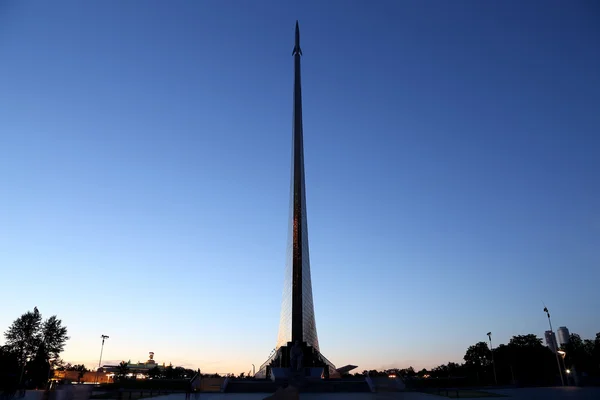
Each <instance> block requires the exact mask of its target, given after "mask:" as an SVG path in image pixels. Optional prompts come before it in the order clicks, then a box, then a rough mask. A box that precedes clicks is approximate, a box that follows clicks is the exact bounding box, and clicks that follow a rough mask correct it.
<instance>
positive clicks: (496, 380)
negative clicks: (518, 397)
mask: <svg viewBox="0 0 600 400" xmlns="http://www.w3.org/2000/svg"><path fill="white" fill-rule="evenodd" d="M487 335H488V338H489V339H490V352H491V353H492V367H493V369H494V382H496V386H497V385H498V377H497V376H496V362H495V361H494V346H493V345H492V332H488V333H487Z"/></svg>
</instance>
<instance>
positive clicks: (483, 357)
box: [463, 342, 491, 369]
mask: <svg viewBox="0 0 600 400" xmlns="http://www.w3.org/2000/svg"><path fill="white" fill-rule="evenodd" d="M463 358H464V360H465V362H466V364H467V365H468V366H472V367H476V368H478V369H481V368H483V367H486V366H488V365H489V364H490V362H491V352H490V349H489V347H488V345H487V343H486V342H478V343H476V344H474V345H473V346H469V348H468V349H467V352H466V353H465V356H464V357H463Z"/></svg>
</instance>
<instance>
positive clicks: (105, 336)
mask: <svg viewBox="0 0 600 400" xmlns="http://www.w3.org/2000/svg"><path fill="white" fill-rule="evenodd" d="M100 338H101V339H102V346H101V347H100V361H98V369H97V370H96V379H95V382H94V383H98V371H99V370H100V366H101V364H102V352H103V351H104V340H106V339H108V335H102V336H100Z"/></svg>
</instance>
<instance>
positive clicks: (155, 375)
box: [148, 366, 162, 379]
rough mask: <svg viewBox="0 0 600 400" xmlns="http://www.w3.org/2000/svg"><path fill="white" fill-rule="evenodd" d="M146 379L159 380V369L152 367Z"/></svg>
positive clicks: (160, 375) (160, 372)
mask: <svg viewBox="0 0 600 400" xmlns="http://www.w3.org/2000/svg"><path fill="white" fill-rule="evenodd" d="M148 378H151V379H160V378H162V371H161V370H160V368H158V366H157V367H154V368H152V369H151V370H149V371H148Z"/></svg>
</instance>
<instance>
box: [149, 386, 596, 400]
mask: <svg viewBox="0 0 600 400" xmlns="http://www.w3.org/2000/svg"><path fill="white" fill-rule="evenodd" d="M486 391H487V392H492V393H497V394H501V395H504V396H507V400H508V399H510V400H563V399H565V400H599V399H600V388H591V387H588V388H580V387H573V386H570V387H564V388H563V387H549V388H523V389H498V390H486ZM271 394H272V393H201V394H200V395H199V396H198V397H196V398H194V396H192V397H191V399H190V400H263V399H264V398H265V397H267V396H270V395H271ZM445 398H446V397H442V396H435V395H431V394H425V393H418V392H396V393H391V392H388V393H300V399H302V400H317V399H323V400H434V399H438V400H443V399H445ZM487 399H489V397H488V398H487ZM498 399H502V398H501V397H500V398H498ZM152 400H185V395H184V394H172V395H168V396H160V397H153V398H152Z"/></svg>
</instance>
